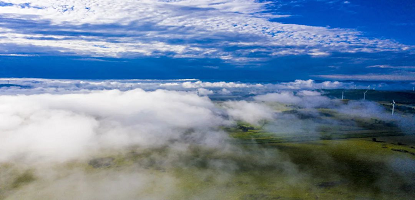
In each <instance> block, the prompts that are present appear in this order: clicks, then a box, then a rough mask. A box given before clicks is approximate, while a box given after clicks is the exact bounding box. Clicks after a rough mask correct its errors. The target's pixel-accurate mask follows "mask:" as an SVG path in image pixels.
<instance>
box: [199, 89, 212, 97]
mask: <svg viewBox="0 0 415 200" xmlns="http://www.w3.org/2000/svg"><path fill="white" fill-rule="evenodd" d="M197 92H198V94H199V95H202V96H206V95H209V94H213V91H212V90H208V89H205V88H199V89H197Z"/></svg>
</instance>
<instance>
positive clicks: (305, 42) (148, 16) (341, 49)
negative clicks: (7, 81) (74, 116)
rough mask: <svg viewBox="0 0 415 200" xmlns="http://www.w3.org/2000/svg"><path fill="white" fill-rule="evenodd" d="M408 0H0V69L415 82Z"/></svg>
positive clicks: (41, 74)
mask: <svg viewBox="0 0 415 200" xmlns="http://www.w3.org/2000/svg"><path fill="white" fill-rule="evenodd" d="M414 31H415V2H414V1H412V0H402V1H399V3H397V2H396V1H392V0H366V1H355V0H349V1H340V0H281V1H267V0H256V1H254V0H119V1H113V0H0V77H2V78H10V77H15V78H52V79H178V78H197V79H203V80H225V81H228V80H232V81H292V80H296V79H303V80H307V79H314V80H330V81H335V80H363V81H414V80H415V56H414V55H415V48H414V47H415V38H414V37H413V36H412V33H414Z"/></svg>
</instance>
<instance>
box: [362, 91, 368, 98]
mask: <svg viewBox="0 0 415 200" xmlns="http://www.w3.org/2000/svg"><path fill="white" fill-rule="evenodd" d="M367 91H369V90H366V92H367ZM366 92H364V93H363V100H366Z"/></svg>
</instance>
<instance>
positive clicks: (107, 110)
mask: <svg viewBox="0 0 415 200" xmlns="http://www.w3.org/2000/svg"><path fill="white" fill-rule="evenodd" d="M0 102H1V103H0V104H1V106H0V110H1V115H0V118H1V120H0V121H1V123H0V130H1V131H0V132H1V133H0V138H1V145H0V150H1V151H2V152H3V154H1V156H0V161H5V160H9V159H12V158H20V157H22V158H25V157H28V158H31V159H33V158H36V159H41V158H48V159H49V158H50V159H63V160H67V159H72V158H77V157H82V156H83V153H85V152H88V151H94V150H95V151H96V150H99V149H100V148H119V147H126V146H134V145H139V146H150V147H155V146H162V145H165V144H166V143H169V142H171V141H174V140H178V139H179V138H180V139H181V140H182V141H185V140H189V141H192V140H196V139H197V142H199V143H204V142H206V145H217V144H219V143H220V141H221V139H223V138H224V137H225V136H224V135H221V134H220V132H218V131H215V128H216V127H217V126H219V125H221V124H223V123H224V122H223V120H221V119H220V117H219V116H218V115H217V114H215V106H214V105H213V103H212V102H211V101H210V100H209V99H207V98H201V97H198V96H197V95H195V94H192V93H180V92H168V91H162V90H158V91H154V92H145V91H143V90H140V89H137V90H132V91H127V92H121V91H117V90H112V91H100V92H92V93H87V94H64V95H50V94H41V95H23V96H1V97H0ZM195 116H197V117H195ZM183 133H186V135H183ZM202 138H209V140H204V139H202ZM214 138H217V141H210V140H211V139H214Z"/></svg>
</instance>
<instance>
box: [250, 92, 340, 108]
mask: <svg viewBox="0 0 415 200" xmlns="http://www.w3.org/2000/svg"><path fill="white" fill-rule="evenodd" d="M254 99H255V100H256V101H263V102H278V103H283V104H289V105H296V106H301V107H305V108H316V107H322V106H324V107H326V106H329V105H331V104H332V100H330V99H329V98H328V97H325V96H322V94H321V93H320V92H317V91H309V90H301V91H298V92H295V93H294V92H290V91H284V92H280V93H268V94H264V95H258V96H255V97H254Z"/></svg>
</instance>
